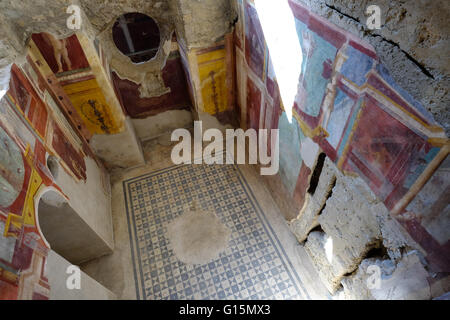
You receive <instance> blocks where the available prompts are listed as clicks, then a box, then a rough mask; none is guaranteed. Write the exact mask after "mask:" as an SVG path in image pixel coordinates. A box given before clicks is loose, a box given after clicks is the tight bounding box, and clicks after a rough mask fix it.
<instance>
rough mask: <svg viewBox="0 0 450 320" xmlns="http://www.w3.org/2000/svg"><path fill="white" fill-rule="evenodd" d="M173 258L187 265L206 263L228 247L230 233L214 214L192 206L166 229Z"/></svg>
mask: <svg viewBox="0 0 450 320" xmlns="http://www.w3.org/2000/svg"><path fill="white" fill-rule="evenodd" d="M167 236H168V237H169V240H170V243H171V245H172V249H173V252H174V253H175V256H176V257H177V258H178V259H179V260H180V261H182V262H184V263H187V264H205V263H208V262H209V261H211V260H213V259H215V258H217V257H218V256H219V254H220V253H221V252H222V251H224V250H225V249H226V248H227V246H228V241H229V240H230V236H231V230H230V229H228V228H227V227H226V226H225V225H224V224H223V223H222V222H221V221H220V219H219V218H218V217H217V216H216V215H215V214H214V213H213V212H210V211H208V212H206V211H202V210H200V209H197V208H196V203H195V202H194V203H193V205H192V207H191V208H190V209H189V211H187V212H186V213H184V214H183V215H181V216H179V217H178V218H176V219H175V220H173V221H172V222H171V223H170V224H169V225H168V226H167Z"/></svg>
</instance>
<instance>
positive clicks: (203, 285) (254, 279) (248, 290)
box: [123, 165, 305, 299]
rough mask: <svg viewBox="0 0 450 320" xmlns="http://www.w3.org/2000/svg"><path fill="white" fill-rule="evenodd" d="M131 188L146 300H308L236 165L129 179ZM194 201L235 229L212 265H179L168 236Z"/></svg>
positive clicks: (132, 229) (133, 238)
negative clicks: (176, 221) (176, 219)
mask: <svg viewBox="0 0 450 320" xmlns="http://www.w3.org/2000/svg"><path fill="white" fill-rule="evenodd" d="M123 187H124V193H125V198H126V211H127V220H128V228H129V233H130V242H131V250H132V259H133V264H134V276H135V281H136V288H137V289H136V291H137V297H138V299H304V298H305V297H304V296H303V295H302V292H304V290H303V285H302V282H301V280H300V277H299V275H298V274H297V272H296V271H295V270H294V269H293V268H292V263H291V261H290V260H289V258H288V257H287V255H286V253H285V252H284V250H283V248H282V247H281V245H280V241H279V239H278V238H277V236H276V234H275V233H274V231H273V230H272V228H271V227H270V225H269V224H268V223H267V219H266V217H265V215H264V213H263V212H262V210H261V208H260V206H259V204H258V202H257V201H256V199H255V197H254V196H253V194H252V191H251V190H250V188H249V186H248V184H247V182H246V181H245V178H244V177H243V175H242V174H241V173H240V171H239V169H238V168H237V167H236V166H234V165H181V166H173V167H170V168H167V169H163V170H159V171H156V172H153V173H149V174H145V175H142V176H139V177H136V178H132V179H128V180H125V181H124V182H123ZM193 200H196V201H197V203H198V204H199V205H200V206H201V207H202V209H203V210H212V211H213V212H214V213H215V214H216V215H217V216H218V217H219V219H220V220H221V221H222V222H223V223H224V224H225V225H226V226H227V227H228V228H229V229H231V231H232V233H231V238H230V241H229V243H228V247H227V249H226V250H225V251H223V252H222V253H221V254H220V256H219V257H218V258H217V259H215V260H213V261H211V262H209V263H207V264H204V265H187V264H184V263H182V262H181V261H179V260H177V258H176V257H175V255H174V254H173V252H172V249H171V246H170V242H169V240H168V237H167V225H168V224H169V223H170V222H171V221H172V220H173V219H175V218H176V217H178V216H179V215H181V214H183V213H184V210H185V209H186V208H187V207H189V205H190V204H191V203H192V201H193ZM300 288H301V289H300Z"/></svg>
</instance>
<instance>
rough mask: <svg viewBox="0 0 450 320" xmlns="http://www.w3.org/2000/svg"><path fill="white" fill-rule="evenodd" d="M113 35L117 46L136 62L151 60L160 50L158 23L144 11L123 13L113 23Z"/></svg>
mask: <svg viewBox="0 0 450 320" xmlns="http://www.w3.org/2000/svg"><path fill="white" fill-rule="evenodd" d="M112 35H113V40H114V44H115V45H116V47H117V48H118V49H119V50H120V51H121V52H122V53H123V54H124V55H126V56H127V57H129V58H130V59H131V61H132V62H134V63H142V62H146V61H149V60H151V59H152V58H153V57H154V56H155V55H156V53H157V52H158V49H159V44H160V34H159V28H158V25H157V24H156V22H155V20H153V19H152V18H150V17H149V16H147V15H145V14H143V13H138V12H132V13H125V14H123V15H121V16H120V17H119V18H117V20H116V22H115V23H114V25H113V28H112Z"/></svg>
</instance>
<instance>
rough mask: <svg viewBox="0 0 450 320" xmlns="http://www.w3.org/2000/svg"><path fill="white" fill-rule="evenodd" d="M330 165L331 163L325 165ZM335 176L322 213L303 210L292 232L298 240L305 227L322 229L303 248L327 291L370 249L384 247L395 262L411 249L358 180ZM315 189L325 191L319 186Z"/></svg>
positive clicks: (393, 221)
mask: <svg viewBox="0 0 450 320" xmlns="http://www.w3.org/2000/svg"><path fill="white" fill-rule="evenodd" d="M330 165H333V164H327V165H326V166H330ZM325 172H327V170H326V171H325ZM335 174H336V176H337V180H336V185H335V187H334V188H333V191H332V195H331V197H330V198H329V199H328V200H326V205H325V207H324V209H323V210H322V213H321V214H320V215H319V216H318V217H316V218H314V215H312V214H311V212H310V211H307V210H305V212H304V214H305V215H304V219H305V222H297V224H296V225H294V226H295V227H296V229H294V232H295V231H297V233H296V235H297V238H300V239H302V238H303V237H305V235H304V232H305V230H307V229H308V228H311V227H312V228H313V227H314V226H316V225H318V224H320V226H321V228H322V229H323V231H324V232H322V233H320V232H311V233H310V234H309V236H308V238H307V241H306V243H305V249H306V250H307V252H308V254H309V255H310V257H311V259H312V261H313V264H314V265H315V267H316V269H317V270H318V272H319V275H320V278H321V279H322V281H323V282H324V284H325V285H326V286H327V288H328V289H329V290H330V292H334V291H335V290H336V289H337V288H338V287H339V285H340V281H341V279H342V278H343V277H344V275H345V274H347V273H351V272H353V271H354V270H355V269H356V268H357V267H358V265H359V263H360V262H361V260H362V259H364V257H365V255H366V254H367V252H369V250H370V249H372V248H380V247H381V246H383V247H384V248H385V249H386V251H387V254H388V256H389V257H390V258H391V259H392V260H393V261H398V259H400V258H401V252H402V249H404V248H407V247H410V246H413V242H412V241H411V240H410V239H407V238H406V237H405V232H404V231H403V230H402V228H401V227H400V226H399V224H398V222H396V221H395V220H394V219H392V218H391V217H390V214H389V211H388V210H387V209H386V207H385V206H384V204H383V203H382V202H381V201H380V200H378V199H377V197H376V196H375V195H374V193H373V192H372V191H371V190H370V188H369V187H368V186H367V184H366V183H365V182H364V181H363V180H362V179H361V178H352V177H347V176H344V175H342V174H340V173H339V172H337V171H335ZM326 177H327V176H326V175H325V176H324V178H325V179H324V180H325V181H327V183H328V185H329V183H330V182H329V181H330V179H329V177H328V178H326ZM321 183H322V182H319V185H321ZM324 185H327V184H324ZM317 190H326V189H324V188H323V185H322V187H320V188H319V187H318V189H317ZM322 194H323V193H322ZM319 195H320V193H319ZM319 195H317V196H318V197H319ZM322 200H323V197H322ZM311 203H313V202H311ZM310 208H312V205H311V204H310ZM308 223H309V226H308V227H306V228H305V225H306V224H308ZM302 228H303V229H302ZM309 230H311V229H309ZM300 232H303V234H299V233H300ZM299 235H300V236H299Z"/></svg>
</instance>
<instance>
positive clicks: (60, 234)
mask: <svg viewBox="0 0 450 320" xmlns="http://www.w3.org/2000/svg"><path fill="white" fill-rule="evenodd" d="M38 217H39V226H40V229H41V232H42V235H43V236H44V238H45V240H46V241H47V245H48V246H49V247H50V248H51V249H52V250H54V251H55V252H56V253H58V254H59V255H61V256H62V257H64V258H65V259H66V260H68V261H69V262H70V263H73V264H76V265H78V264H80V263H82V262H85V261H88V260H92V259H95V258H98V257H100V256H103V255H105V254H108V253H110V252H111V250H110V249H109V248H108V246H107V245H106V243H105V242H104V241H103V240H102V239H101V238H100V237H99V236H98V235H97V234H96V233H95V232H94V231H93V230H92V229H91V227H90V226H89V225H88V224H87V223H86V222H85V221H84V220H83V219H82V218H81V217H80V216H79V215H78V213H76V212H75V210H74V209H73V208H72V207H71V206H70V205H69V203H68V202H67V200H66V199H65V198H64V197H63V196H62V195H60V194H59V193H57V192H56V191H53V190H49V191H47V192H46V193H44V194H43V195H42V197H41V198H40V200H39V205H38Z"/></svg>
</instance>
